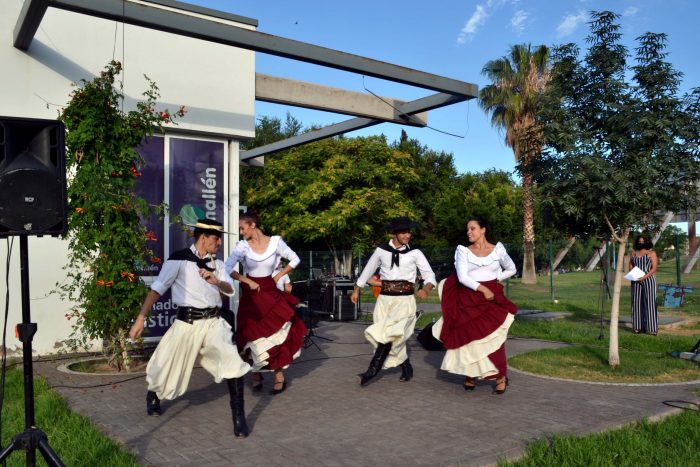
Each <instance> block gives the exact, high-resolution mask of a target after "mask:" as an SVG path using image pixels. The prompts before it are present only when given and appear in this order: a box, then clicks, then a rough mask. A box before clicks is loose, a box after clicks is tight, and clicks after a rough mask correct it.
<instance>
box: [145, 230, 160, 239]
mask: <svg viewBox="0 0 700 467" xmlns="http://www.w3.org/2000/svg"><path fill="white" fill-rule="evenodd" d="M146 240H153V241H157V240H158V237H156V233H155V232H154V231H152V230H150V231H148V232H146Z"/></svg>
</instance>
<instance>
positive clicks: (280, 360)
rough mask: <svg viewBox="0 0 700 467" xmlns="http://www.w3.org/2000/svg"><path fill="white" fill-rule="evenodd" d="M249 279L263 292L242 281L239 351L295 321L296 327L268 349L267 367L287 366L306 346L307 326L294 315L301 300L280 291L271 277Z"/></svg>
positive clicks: (293, 326)
mask: <svg viewBox="0 0 700 467" xmlns="http://www.w3.org/2000/svg"><path fill="white" fill-rule="evenodd" d="M248 278H249V279H251V280H253V281H255V282H257V283H258V284H259V285H260V291H259V292H258V291H253V290H251V289H250V287H249V286H248V285H247V284H245V283H243V282H241V292H242V293H241V301H240V303H239V305H238V315H237V317H236V345H237V346H238V350H239V352H242V351H243V349H244V348H245V345H246V344H247V343H249V342H253V341H255V340H257V339H260V338H262V337H270V336H272V335H273V334H275V333H276V332H277V331H279V330H280V329H281V328H282V326H284V324H285V323H287V322H288V321H291V323H292V326H291V328H290V329H289V333H288V334H287V338H286V339H285V341H284V342H282V343H281V344H280V345H277V346H275V347H273V348H271V349H269V350H268V353H269V358H268V360H267V361H268V365H267V366H266V367H265V369H270V370H276V369H279V368H283V367H285V366H287V365H289V364H290V363H291V362H292V360H293V359H294V355H295V354H296V353H297V352H298V351H299V349H301V347H302V346H303V345H304V336H305V335H306V326H304V323H303V322H302V321H301V320H300V319H299V318H298V317H297V316H295V314H294V307H295V306H296V305H298V304H299V299H298V298H296V297H295V296H294V295H292V294H288V293H282V292H280V290H279V289H278V288H277V284H276V283H275V281H274V280H273V279H272V277H271V276H266V277H251V276H248Z"/></svg>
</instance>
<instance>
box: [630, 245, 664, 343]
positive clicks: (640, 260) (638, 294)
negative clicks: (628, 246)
mask: <svg viewBox="0 0 700 467" xmlns="http://www.w3.org/2000/svg"><path fill="white" fill-rule="evenodd" d="M632 264H633V265H634V266H637V267H638V268H639V269H641V270H642V271H644V273H645V274H646V273H648V272H649V271H650V270H651V266H652V264H651V258H649V256H647V255H643V256H633V257H632ZM658 318H659V317H658V311H657V309H656V275H651V276H649V277H648V278H647V279H645V280H643V281H641V282H639V281H632V326H633V327H634V330H635V331H636V332H648V333H650V334H656V333H657V332H658V329H659V324H658Z"/></svg>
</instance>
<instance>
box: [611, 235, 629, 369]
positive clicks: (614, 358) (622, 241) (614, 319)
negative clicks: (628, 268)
mask: <svg viewBox="0 0 700 467" xmlns="http://www.w3.org/2000/svg"><path fill="white" fill-rule="evenodd" d="M629 235H630V230H629V229H625V230H624V231H623V232H622V235H620V237H619V242H618V243H619V248H618V250H617V264H618V265H622V264H624V262H625V247H626V246H627V238H628V237H629ZM624 269H625V268H624V267H618V268H617V270H616V271H615V283H614V284H613V296H612V308H611V309H610V346H609V348H608V364H609V365H610V366H611V367H613V368H617V367H618V366H620V351H619V345H618V328H619V320H620V291H621V290H622V277H623V276H624V273H625V272H624Z"/></svg>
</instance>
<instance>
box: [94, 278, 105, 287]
mask: <svg viewBox="0 0 700 467" xmlns="http://www.w3.org/2000/svg"><path fill="white" fill-rule="evenodd" d="M95 284H97V285H98V286H99V287H104V285H105V281H103V280H102V279H99V280H98V281H97V282H95Z"/></svg>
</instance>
